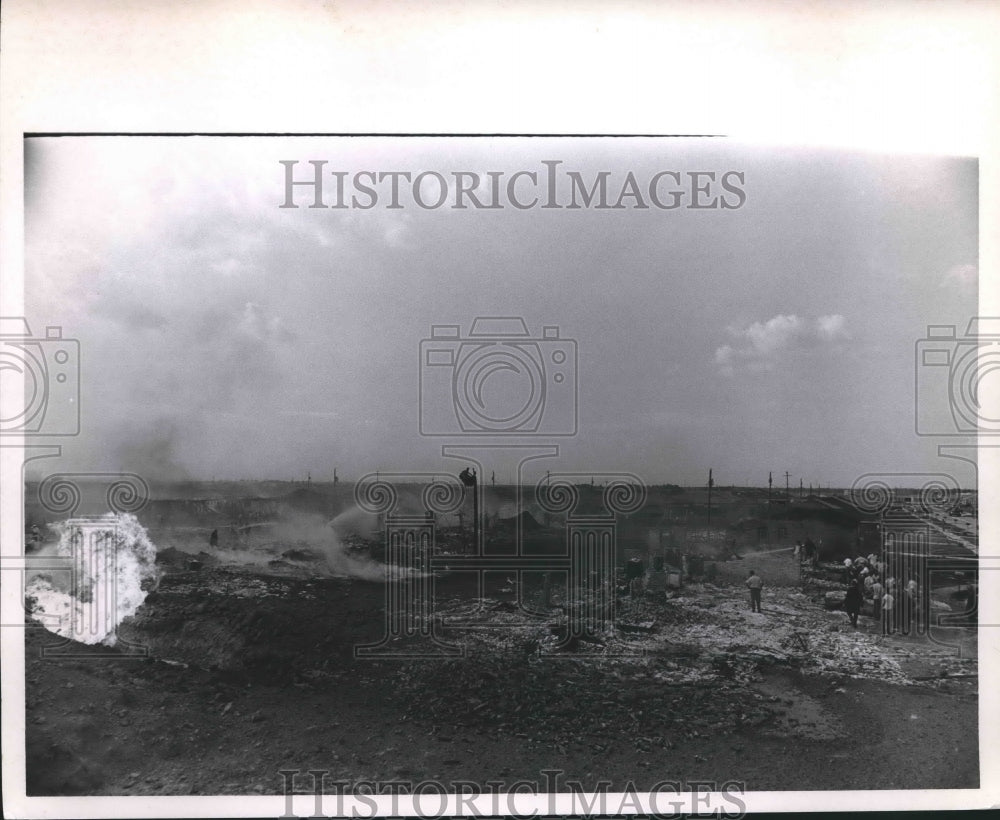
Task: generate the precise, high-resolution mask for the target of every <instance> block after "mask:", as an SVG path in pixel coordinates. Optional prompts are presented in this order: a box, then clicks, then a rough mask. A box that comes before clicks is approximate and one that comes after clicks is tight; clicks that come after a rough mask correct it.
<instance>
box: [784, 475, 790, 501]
mask: <svg viewBox="0 0 1000 820" xmlns="http://www.w3.org/2000/svg"><path fill="white" fill-rule="evenodd" d="M790 477H791V473H789V472H788V470H785V495H786V496H787V497H789V498H790V497H791V491H790V490H789V489H788V479H789V478H790Z"/></svg>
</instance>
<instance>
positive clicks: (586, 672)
mask: <svg viewBox="0 0 1000 820" xmlns="http://www.w3.org/2000/svg"><path fill="white" fill-rule="evenodd" d="M175 557H176V556H175ZM751 567H753V568H755V569H757V571H758V572H759V573H760V574H761V575H762V576H763V577H764V579H765V582H766V585H765V592H764V612H763V613H761V614H759V615H758V614H755V613H750V612H749V611H748V606H747V602H746V601H745V599H744V598H745V590H744V589H743V588H742V585H741V581H742V578H743V577H745V574H746V571H747V569H749V568H751ZM165 569H166V575H165V576H164V578H163V581H162V583H161V585H160V588H159V589H158V590H157V591H156V592H155V593H152V594H151V595H150V596H149V598H148V599H147V602H146V604H145V605H144V606H143V607H142V608H141V609H140V611H139V612H138V613H137V616H136V617H135V618H134V619H130V620H129V621H127V622H126V623H124V624H123V625H122V628H121V629H120V634H121V635H123V636H127V637H128V640H132V641H134V642H139V643H145V645H146V646H147V648H148V649H149V650H150V652H151V654H152V657H149V658H145V659H143V658H139V657H129V656H124V655H123V656H121V657H118V658H107V657H90V655H94V654H96V652H97V650H96V649H95V648H93V647H84V646H81V645H71V648H72V649H73V650H74V651H76V652H77V653H78V654H80V655H82V656H79V657H74V658H71V659H57V658H48V657H47V658H42V657H40V649H41V647H42V646H44V645H49V646H53V645H56V644H58V643H59V639H58V638H56V637H55V636H54V635H51V634H49V633H47V632H45V631H44V630H42V629H39V628H31V629H28V630H27V631H26V642H27V650H28V660H27V669H26V675H27V681H26V682H27V686H26V690H27V737H26V744H27V761H28V792H29V794H112V795H122V794H124V795H129V794H131V795H143V794H148V795H171V794H199V795H211V794H237V793H280V791H281V788H282V779H281V776H280V775H279V774H278V773H279V771H280V770H282V769H301V770H306V769H326V770H329V771H330V773H331V774H330V777H331V779H333V780H348V781H358V780H383V781H385V780H393V779H410V780H415V781H416V780H422V779H430V778H433V779H436V780H439V781H442V782H445V783H448V782H449V781H457V780H472V781H478V782H483V781H485V780H488V779H501V780H505V781H506V782H508V783H513V782H515V781H516V780H519V779H527V780H532V781H538V780H540V779H541V774H540V772H541V770H543V769H551V768H559V769H562V770H563V771H564V772H565V775H564V777H565V778H567V779H570V780H579V781H581V782H582V783H583V784H584V787H588V786H590V787H593V786H594V785H596V783H597V781H598V780H600V779H607V780H611V781H612V782H613V783H614V784H615V785H617V786H623V785H624V784H625V783H626V782H627V781H630V780H631V781H633V782H634V783H635V784H636V786H637V787H639V788H643V787H649V786H652V785H653V784H654V783H656V782H657V781H660V780H681V781H683V780H687V781H691V780H699V779H700V780H716V781H719V782H722V781H727V780H737V781H743V782H745V784H746V788H747V789H749V790H788V789H796V790H802V789H806V790H808V789H817V790H821V789H859V788H862V789H863V788H868V789H909V788H973V787H976V786H978V784H979V778H978V733H977V722H978V708H977V689H978V678H977V677H976V664H975V652H974V648H975V642H974V632H973V631H972V630H969V629H960V630H957V631H955V632H954V634H953V636H952V637H953V644H952V645H951V646H943V645H941V644H940V643H931V642H929V641H928V640H927V639H926V638H922V637H915V636H910V637H903V636H890V637H888V638H883V637H882V636H881V635H878V634H876V632H875V630H873V628H872V627H873V625H872V623H871V621H870V619H867V618H862V621H861V623H860V624H859V626H860V628H859V629H858V630H853V629H852V628H851V627H850V626H849V624H848V623H847V618H846V616H845V615H844V614H843V613H842V612H836V611H834V612H829V611H826V610H825V609H824V608H823V606H822V593H823V590H822V589H817V588H813V587H811V586H808V585H807V586H805V587H803V586H801V585H800V584H799V583H798V582H799V570H798V567H797V566H796V565H795V564H794V563H793V561H792V559H791V557H790V554H789V553H788V552H780V551H779V552H771V553H768V554H759V555H747V556H745V558H744V559H743V560H741V561H735V560H734V561H731V562H727V563H724V564H720V565H719V576H718V579H717V584H716V585H709V584H696V585H691V586H688V587H685V588H684V589H682V590H680V591H678V592H677V593H675V594H674V597H671V598H669V599H666V600H642V601H631V600H630V599H627V598H625V599H620V600H619V607H618V616H617V621H618V623H619V629H618V631H617V632H616V633H615V634H608V635H604V636H603V637H602V638H601V642H600V643H598V642H593V643H592V642H581V643H580V645H579V646H577V647H574V651H573V652H570V653H566V652H563V651H562V650H560V649H559V648H558V644H559V636H558V634H557V630H554V629H553V628H552V624H553V623H555V622H556V621H557V619H556V618H555V614H556V609H553V612H552V613H550V615H549V616H544V615H543V616H542V617H540V618H539V617H534V618H532V617H528V616H526V615H525V614H524V613H523V612H521V611H520V610H518V608H517V607H516V606H515V605H514V604H513V597H512V595H511V594H510V591H509V590H508V591H506V592H504V591H502V590H495V591H493V592H491V593H490V595H489V596H488V597H487V598H486V599H485V600H483V601H481V602H479V601H473V600H471V599H470V598H469V597H468V596H467V595H465V594H464V593H463V592H462V591H461V590H459V589H455V590H452V591H449V590H448V588H447V585H446V584H445V585H443V586H442V592H441V595H440V598H439V601H438V610H439V612H440V614H441V615H442V616H443V617H444V621H445V625H446V627H445V632H444V634H445V635H446V636H447V637H448V638H449V640H452V641H453V642H454V643H455V644H457V645H462V646H464V647H465V649H466V653H467V655H468V656H467V657H466V658H459V659H455V658H452V659H444V658H437V659H426V660H412V659H377V660H371V659H369V660H365V659H361V660H358V659H355V658H354V657H353V647H354V644H355V643H357V642H359V641H361V642H371V641H375V640H377V639H378V637H379V635H380V633H381V630H382V627H383V623H384V585H383V584H381V583H377V582H371V581H359V580H351V579H344V578H326V579H320V580H308V579H307V578H306V577H305V576H306V575H307V573H301V572H289V571H287V567H285V568H282V567H272V568H268V567H267V566H266V565H265V566H239V567H237V566H227V565H226V564H225V563H224V562H221V563H220V564H218V565H217V566H212V567H205V568H203V569H201V570H200V571H197V572H189V571H186V570H185V569H184V568H183V567H182V566H180V565H174V566H172V567H166V568H165ZM526 597H527V596H526ZM554 603H555V604H558V598H557V599H556V601H555V602H554ZM470 613H471V614H472V615H474V617H475V618H478V619H479V623H480V625H485V626H486V627H487V628H485V629H480V630H470V629H467V628H459V627H458V624H461V623H463V622H465V621H467V619H468V617H469V616H470ZM449 622H450V623H451V624H452V626H451V627H448V626H447V625H448V624H449ZM959 649H961V651H959ZM623 651H624V652H625V653H626V654H625V655H622V654H621V652H623ZM616 653H617V654H616ZM629 653H632V654H629ZM306 788H308V785H307V786H306Z"/></svg>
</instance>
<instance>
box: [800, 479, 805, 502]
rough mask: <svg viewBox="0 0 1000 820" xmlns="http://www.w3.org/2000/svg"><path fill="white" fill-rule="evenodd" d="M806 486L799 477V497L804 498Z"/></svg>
mask: <svg viewBox="0 0 1000 820" xmlns="http://www.w3.org/2000/svg"><path fill="white" fill-rule="evenodd" d="M804 489H805V488H804V487H803V486H802V479H801V478H800V479H799V498H802V495H803V491H804Z"/></svg>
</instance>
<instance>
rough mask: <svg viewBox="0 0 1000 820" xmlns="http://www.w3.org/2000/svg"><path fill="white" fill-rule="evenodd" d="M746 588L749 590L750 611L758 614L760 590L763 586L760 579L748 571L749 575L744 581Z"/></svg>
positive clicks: (751, 571)
mask: <svg viewBox="0 0 1000 820" xmlns="http://www.w3.org/2000/svg"><path fill="white" fill-rule="evenodd" d="M746 584H747V588H748V589H749V590H750V611H751V612H760V590H761V588H762V587H763V586H764V581H763V580H762V579H761V577H760V576H759V575H758V574H757V573H755V572H754V571H753V570H750V575H749V576H748V577H747V580H746Z"/></svg>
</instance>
